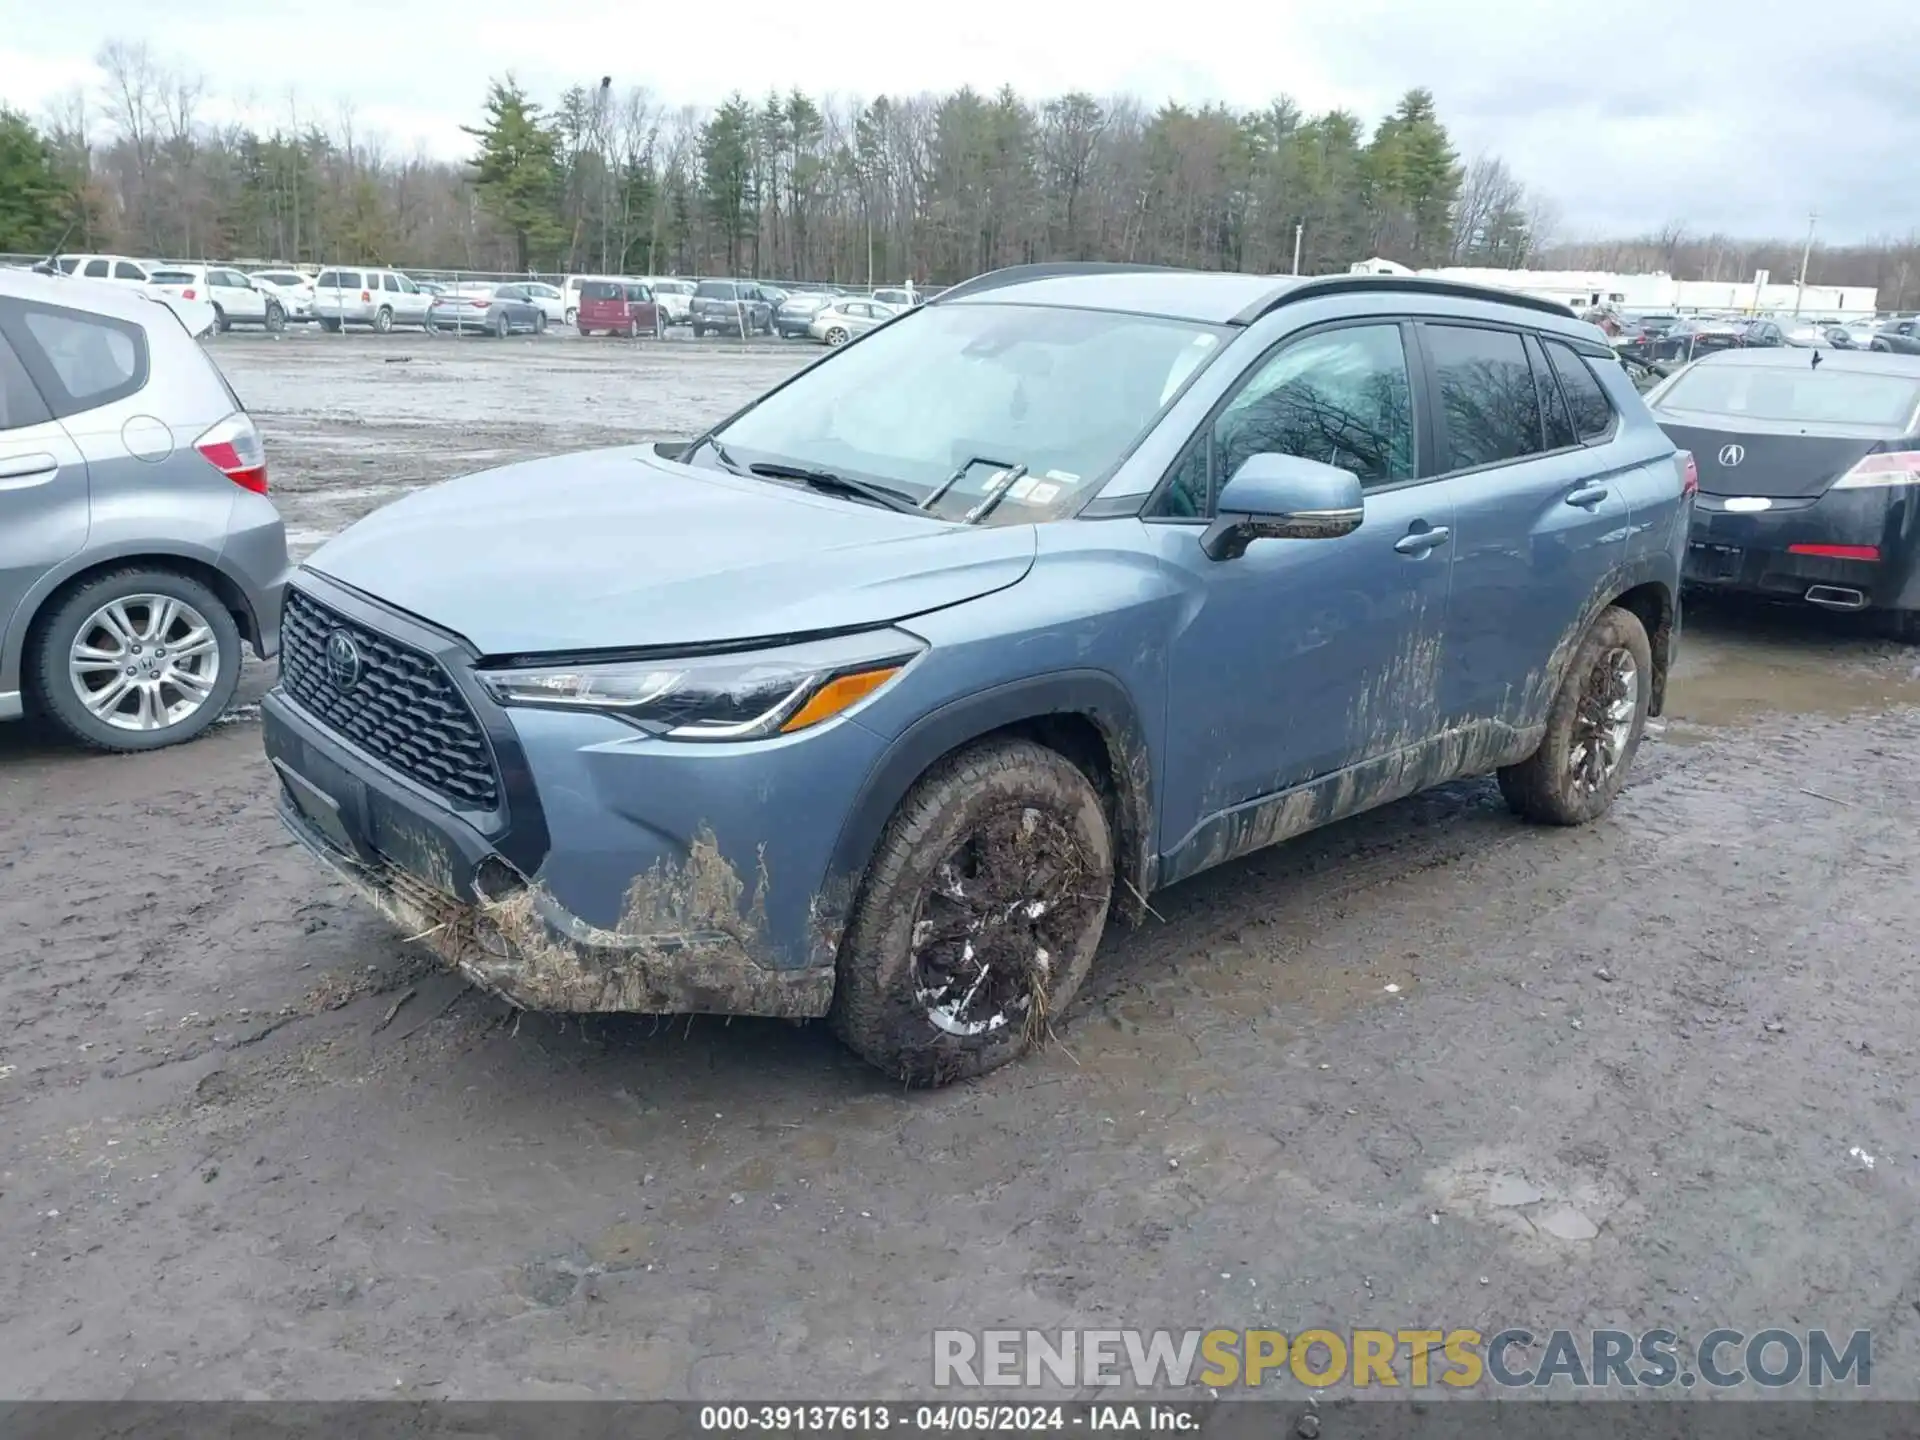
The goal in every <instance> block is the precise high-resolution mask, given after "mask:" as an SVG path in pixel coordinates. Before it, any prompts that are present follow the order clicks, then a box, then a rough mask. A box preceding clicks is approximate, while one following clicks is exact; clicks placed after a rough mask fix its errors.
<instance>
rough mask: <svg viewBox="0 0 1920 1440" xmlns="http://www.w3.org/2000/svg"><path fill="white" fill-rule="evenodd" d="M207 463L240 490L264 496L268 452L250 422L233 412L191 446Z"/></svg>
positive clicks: (240, 414) (242, 415) (241, 414)
mask: <svg viewBox="0 0 1920 1440" xmlns="http://www.w3.org/2000/svg"><path fill="white" fill-rule="evenodd" d="M193 448H194V449H196V450H198V451H199V452H200V454H201V456H202V458H204V459H205V460H206V462H207V463H208V464H209V465H211V466H213V468H214V469H216V470H218V471H219V472H220V473H221V474H222V475H225V476H226V477H227V478H228V479H229V480H231V481H233V483H234V484H236V485H238V486H239V487H240V488H241V489H242V490H251V491H253V493H254V494H256V495H264V494H266V493H267V451H266V447H265V446H264V445H262V444H261V443H260V432H259V431H258V430H256V429H254V427H253V421H251V420H249V419H248V418H247V417H246V415H245V414H244V413H242V412H240V411H235V412H234V413H233V414H231V415H229V416H228V417H227V418H226V419H224V420H222V421H221V422H220V423H219V424H218V425H216V426H214V427H213V428H212V429H211V430H209V431H207V433H206V434H204V435H202V436H201V437H200V438H199V439H198V440H196V441H194V442H193Z"/></svg>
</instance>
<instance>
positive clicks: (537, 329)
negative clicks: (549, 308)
mask: <svg viewBox="0 0 1920 1440" xmlns="http://www.w3.org/2000/svg"><path fill="white" fill-rule="evenodd" d="M533 333H534V334H536V335H544V334H546V333H547V312H546V311H544V310H537V311H535V312H534V316H533Z"/></svg>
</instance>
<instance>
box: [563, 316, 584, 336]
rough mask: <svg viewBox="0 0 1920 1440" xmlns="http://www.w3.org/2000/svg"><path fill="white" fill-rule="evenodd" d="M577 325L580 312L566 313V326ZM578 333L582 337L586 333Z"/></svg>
mask: <svg viewBox="0 0 1920 1440" xmlns="http://www.w3.org/2000/svg"><path fill="white" fill-rule="evenodd" d="M579 323H580V312H579V311H578V310H569V311H567V324H569V325H578V324H579ZM580 333H581V334H582V335H584V334H586V333H587V332H586V331H584V330H582V331H581V332H580Z"/></svg>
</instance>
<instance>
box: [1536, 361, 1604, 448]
mask: <svg viewBox="0 0 1920 1440" xmlns="http://www.w3.org/2000/svg"><path fill="white" fill-rule="evenodd" d="M1546 345H1547V355H1548V358H1549V359H1551V360H1552V361H1553V373H1554V375H1555V376H1557V377H1558V378H1559V381H1560V393H1561V394H1563V395H1565V396H1566V397H1567V410H1568V411H1569V413H1571V414H1572V416H1573V432H1574V434H1576V435H1578V436H1579V437H1580V439H1581V440H1582V441H1583V442H1584V441H1587V440H1598V439H1600V438H1601V437H1602V436H1604V435H1605V434H1606V433H1607V432H1608V431H1609V430H1611V429H1612V428H1613V405H1612V402H1610V401H1609V400H1608V399H1607V392H1606V391H1605V390H1602V389H1601V388H1600V382H1599V381H1598V380H1596V379H1594V376H1593V371H1592V370H1590V369H1588V368H1587V362H1586V361H1584V360H1582V359H1581V358H1580V357H1579V356H1578V355H1576V354H1574V352H1573V349H1572V347H1571V346H1567V345H1562V344H1561V343H1560V342H1559V341H1558V340H1549V341H1547V342H1546Z"/></svg>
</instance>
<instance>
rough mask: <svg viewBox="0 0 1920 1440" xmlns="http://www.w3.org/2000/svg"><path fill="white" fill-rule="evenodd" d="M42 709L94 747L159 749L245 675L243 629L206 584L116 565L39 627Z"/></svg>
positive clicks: (35, 668)
mask: <svg viewBox="0 0 1920 1440" xmlns="http://www.w3.org/2000/svg"><path fill="white" fill-rule="evenodd" d="M35 635H36V645H35V649H34V651H33V654H32V661H31V663H32V668H31V671H30V673H29V676H28V683H29V684H30V685H31V686H32V687H33V693H34V699H35V702H36V706H37V708H39V709H40V710H41V711H43V712H44V713H45V714H46V715H48V716H49V717H51V718H52V719H53V721H54V722H55V723H56V724H58V725H59V726H60V728H61V729H63V730H65V731H66V732H67V734H68V735H70V736H71V737H72V738H73V739H75V740H77V741H79V742H80V743H81V744H83V745H87V746H91V747H92V748H94V749H96V750H157V749H159V748H160V747H161V746H163V745H175V744H178V743H179V742H180V741H182V740H190V739H192V738H193V737H194V736H195V735H198V734H199V733H200V732H201V731H203V730H205V729H206V728H207V727H208V726H209V725H211V724H212V723H213V722H214V721H215V720H217V719H218V718H219V717H220V714H221V712H222V711H224V710H225V709H226V708H227V702H228V701H230V700H231V699H232V698H233V691H234V686H235V685H237V684H238V683H239V680H240V631H239V627H238V626H237V625H235V624H234V619H233V616H232V614H231V613H230V612H229V611H228V610H227V607H226V606H225V605H223V604H222V603H221V601H220V597H219V596H217V595H215V594H214V593H213V592H212V591H211V590H209V589H208V588H207V587H206V586H205V585H202V584H201V583H200V582H199V581H198V580H194V579H191V578H189V577H188V576H185V575H181V574H178V573H176V572H174V571H171V570H151V569H128V570H116V571H114V572H112V573H111V574H107V575H102V576H100V577H98V578H97V579H94V580H90V581H88V582H87V583H86V584H84V585H82V586H81V587H80V588H79V589H78V590H76V591H74V592H73V593H72V594H71V595H69V596H68V597H67V599H66V600H65V601H64V602H62V603H61V605H60V606H59V608H58V609H56V610H55V611H54V612H53V613H52V614H51V615H49V616H47V617H46V619H45V621H44V622H43V623H42V624H40V625H39V626H37V627H36V632H35Z"/></svg>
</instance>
